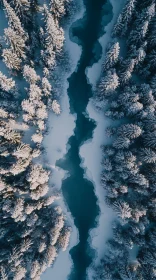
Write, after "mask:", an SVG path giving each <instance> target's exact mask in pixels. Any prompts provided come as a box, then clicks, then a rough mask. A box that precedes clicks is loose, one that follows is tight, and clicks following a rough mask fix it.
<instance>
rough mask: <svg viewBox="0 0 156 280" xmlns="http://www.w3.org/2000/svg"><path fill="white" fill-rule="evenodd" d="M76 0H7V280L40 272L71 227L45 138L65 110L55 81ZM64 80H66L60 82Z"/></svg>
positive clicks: (1, 257)
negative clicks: (59, 201) (54, 180)
mask: <svg viewBox="0 0 156 280" xmlns="http://www.w3.org/2000/svg"><path fill="white" fill-rule="evenodd" d="M71 7H72V10H73V11H74V6H73V4H72V2H71V1H70V0H59V1H58V0H51V1H47V3H46V2H45V3H42V1H40V2H38V1H36V0H31V1H29V0H25V1H23V0H13V1H12V0H11V1H9V0H8V1H6V0H2V1H1V2H0V16H1V17H2V21H4V24H6V28H4V34H2V36H1V37H0V69H1V71H0V142H1V147H0V165H1V166H0V212H1V213H0V219H1V221H0V225H1V227H0V248H1V250H0V279H3V280H6V279H10V280H11V279H14V280H20V279H34V280H37V279H40V275H41V274H42V273H43V272H44V271H45V270H46V269H47V267H50V266H51V265H52V264H53V262H54V260H55V259H56V257H57V254H58V252H59V250H66V248H67V246H68V242H69V238H70V231H71V229H70V227H69V225H68V223H67V221H66V217H65V216H64V214H63V213H62V209H61V208H60V207H58V206H57V202H56V201H57V199H59V193H57V192H56V190H55V188H54V190H53V188H52V187H53V186H51V185H50V184H49V179H50V176H51V172H50V168H49V167H48V164H46V163H45V162H44V153H45V151H44V147H43V145H42V142H43V138H44V135H45V133H47V132H48V125H47V118H48V112H49V111H50V110H53V112H54V113H55V114H56V115H59V114H60V113H61V108H60V105H59V96H58V94H57V92H55V89H54V88H53V86H52V85H53V83H54V84H55V83H58V81H57V80H56V79H57V78H58V77H55V68H56V65H57V63H65V54H64V52H63V45H64V31H63V29H62V27H61V25H62V24H63V23H64V21H65V20H66V18H68V17H70V12H69V10H71ZM59 82H60V81H59Z"/></svg>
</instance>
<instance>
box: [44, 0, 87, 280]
mask: <svg viewBox="0 0 156 280" xmlns="http://www.w3.org/2000/svg"><path fill="white" fill-rule="evenodd" d="M77 1H78V0H77ZM78 6H79V9H78V12H77V13H76V14H75V15H74V17H73V18H72V19H71V21H70V23H69V24H68V26H67V27H66V29H65V51H67V53H68V54H69V58H70V61H69V63H70V72H68V73H63V75H61V77H62V78H61V79H60V83H61V91H62V89H63V92H60V96H61V100H60V105H61V110H62V112H61V115H59V116H56V115H55V114H54V113H52V112H51V113H50V114H49V118H48V124H49V131H48V135H46V136H45V138H44V142H43V145H44V147H45V149H46V153H47V156H46V157H47V160H48V163H49V166H50V167H51V169H52V178H51V184H53V185H55V186H56V188H57V189H59V190H60V191H61V184H62V180H63V179H64V178H65V177H66V176H68V174H67V173H66V172H65V171H64V170H63V169H61V168H58V167H57V166H56V162H57V160H59V159H62V158H63V157H64V155H65V154H66V153H67V149H69V147H68V145H67V142H68V139H69V138H70V137H71V136H72V135H73V133H74V128H75V120H76V115H75V116H74V115H72V114H70V107H69V99H68V94H67V89H68V86H69V84H68V81H67V79H68V77H70V76H71V74H72V73H73V72H74V71H75V70H76V66H77V64H78V61H79V59H80V56H81V53H82V49H81V47H80V46H78V45H77V44H76V43H73V42H72V41H71V40H70V27H71V25H72V23H73V22H75V21H77V20H79V19H81V18H82V17H83V15H84V13H85V8H84V6H83V4H82V2H81V4H80V3H79V1H78ZM58 71H59V69H58ZM60 71H62V68H61V69H60ZM60 73H61V72H60ZM58 204H59V205H60V206H61V208H62V209H63V212H64V213H65V215H66V217H67V221H68V224H70V226H71V228H72V233H71V239H70V244H69V247H68V249H67V250H66V251H65V252H60V253H59V255H58V257H57V259H56V261H55V263H54V265H53V267H52V268H49V269H47V271H46V272H45V273H44V274H43V275H42V277H41V279H43V280H51V279H56V280H66V279H67V277H68V275H69V273H70V271H71V269H72V260H71V257H70V254H69V251H70V249H71V248H72V247H74V246H75V245H76V244H77V243H78V241H79V237H78V231H77V229H76V227H75V225H74V221H73V218H72V216H71V214H70V212H69V211H68V208H67V206H66V205H65V202H64V201H63V197H62V198H61V199H60V200H59V201H58Z"/></svg>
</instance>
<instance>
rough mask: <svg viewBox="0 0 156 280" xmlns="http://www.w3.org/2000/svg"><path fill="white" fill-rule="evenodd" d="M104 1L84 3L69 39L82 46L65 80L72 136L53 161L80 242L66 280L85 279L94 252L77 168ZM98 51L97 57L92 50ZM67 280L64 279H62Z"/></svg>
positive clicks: (89, 194)
mask: <svg viewBox="0 0 156 280" xmlns="http://www.w3.org/2000/svg"><path fill="white" fill-rule="evenodd" d="M106 2H107V1H105V0H84V5H85V6H86V14H85V16H84V18H83V19H81V20H79V21H77V22H76V23H75V24H73V25H72V27H71V34H72V35H71V36H72V38H76V41H78V44H79V45H81V46H82V55H81V58H80V61H79V63H78V66H77V71H76V72H73V73H72V75H71V76H70V78H69V79H68V81H69V88H68V96H69V101H70V110H71V113H72V114H75V113H76V115H77V120H76V128H75V130H74V135H73V136H72V137H70V139H69V141H68V146H69V149H68V152H67V154H66V155H65V157H64V159H63V160H59V161H57V164H56V165H57V166H59V167H61V168H63V169H64V170H67V171H68V172H69V174H70V177H68V178H66V179H65V180H64V181H63V182H62V192H63V196H64V199H65V201H66V203H67V205H68V207H69V210H70V212H71V214H72V216H73V218H74V222H75V225H76V227H77V228H78V231H79V238H80V241H79V243H78V245H76V246H75V247H74V248H72V249H71V251H70V254H71V257H72V260H73V269H72V272H71V274H70V275H69V280H86V279H87V273H86V270H87V268H88V267H89V265H90V264H91V262H92V260H93V257H94V253H95V252H94V251H93V250H91V248H90V245H89V242H88V237H89V230H90V229H92V228H94V227H96V217H97V216H98V215H99V207H98V204H97V197H96V195H95V192H94V186H93V184H92V182H90V181H89V180H87V179H85V176H84V175H85V171H84V169H83V168H82V167H81V166H80V163H81V159H80V156H79V148H80V146H81V145H82V144H83V142H84V141H86V140H88V139H90V138H92V134H93V131H94V129H95V123H94V121H93V120H91V119H89V118H88V116H87V115H86V114H85V110H86V107H87V104H88V101H89V98H90V97H91V96H92V89H91V85H90V84H88V82H87V77H86V74H85V70H86V68H87V67H88V66H91V65H93V64H94V63H95V62H97V61H98V60H99V58H100V56H101V52H102V48H101V46H100V44H99V43H98V38H99V37H100V32H101V29H102V26H101V22H102V17H103V15H104V12H106V14H107V12H108V11H104V10H103V5H104V4H105V3H106ZM95 44H96V49H97V48H98V52H97V53H98V55H97V53H94V52H93V50H94V48H95ZM65 280H67V279H65Z"/></svg>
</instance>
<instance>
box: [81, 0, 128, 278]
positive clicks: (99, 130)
mask: <svg viewBox="0 0 156 280" xmlns="http://www.w3.org/2000/svg"><path fill="white" fill-rule="evenodd" d="M110 3H111V4H112V7H113V18H112V20H111V21H110V22H109V24H108V25H107V26H105V27H104V35H103V36H102V37H101V38H99V43H100V44H101V46H102V57H101V59H100V60H99V61H98V62H97V63H95V64H94V65H93V66H92V67H88V68H87V69H86V75H87V78H88V82H89V83H90V84H91V85H92V87H93V89H94V88H95V87H96V83H97V81H98V79H99V77H100V74H101V69H102V63H103V61H104V56H105V52H106V47H107V44H108V42H109V41H110V40H111V32H112V28H113V25H114V23H115V21H116V19H117V16H118V14H119V12H120V11H121V9H122V7H123V5H124V3H125V0H118V1H116V0H110ZM104 20H105V19H103V23H104ZM86 111H87V113H88V116H89V118H91V119H93V120H95V122H96V125H97V126H96V128H95V130H94V134H93V138H92V139H91V140H89V141H87V142H85V143H84V144H83V145H82V146H81V147H80V156H81V159H82V161H81V166H82V167H83V168H84V169H85V170H86V174H85V176H86V177H87V178H89V179H90V180H91V181H92V182H93V184H94V187H95V193H96V196H97V198H98V204H99V207H100V215H99V217H97V228H95V229H92V230H90V237H89V240H90V243H91V246H92V248H94V249H95V250H96V255H95V260H94V263H93V264H92V265H91V266H90V267H89V268H88V278H89V279H90V280H91V279H93V269H92V267H93V265H94V264H95V265H96V264H98V263H99V261H100V259H101V258H102V256H103V254H104V251H105V244H106V242H107V240H108V239H109V238H110V237H111V235H112V222H113V220H114V219H115V218H116V216H115V213H114V212H113V211H112V209H110V208H109V207H108V206H107V205H106V203H105V194H106V193H105V190H104V189H103V188H102V186H101V183H100V174H101V171H102V165H101V161H102V151H101V145H107V144H108V140H109V139H108V138H107V137H106V135H105V129H106V127H107V126H109V125H110V120H108V119H107V118H106V117H105V116H104V114H103V112H102V111H97V110H96V109H95V107H94V104H93V101H92V100H90V101H89V103H88V106H87V110H86Z"/></svg>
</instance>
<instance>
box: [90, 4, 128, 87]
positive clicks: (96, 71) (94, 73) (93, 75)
mask: <svg viewBox="0 0 156 280" xmlns="http://www.w3.org/2000/svg"><path fill="white" fill-rule="evenodd" d="M109 1H110V3H111V5H112V7H113V18H112V20H111V21H110V22H109V24H108V25H107V26H105V27H104V35H103V36H101V37H100V38H99V43H100V44H101V46H102V57H101V59H100V60H99V61H98V62H97V63H94V65H93V66H92V67H88V68H87V69H86V75H87V77H88V79H89V82H90V83H91V84H92V85H93V86H95V85H96V82H97V81H98V79H99V76H100V73H101V69H102V63H103V61H104V57H105V53H106V48H107V44H108V43H109V42H110V41H111V40H112V38H111V32H112V29H113V26H114V24H115V22H116V20H117V17H118V15H119V13H120V11H121V9H122V7H123V6H124V4H125V2H126V0H109ZM104 22H105V17H104V19H103V24H104Z"/></svg>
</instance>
